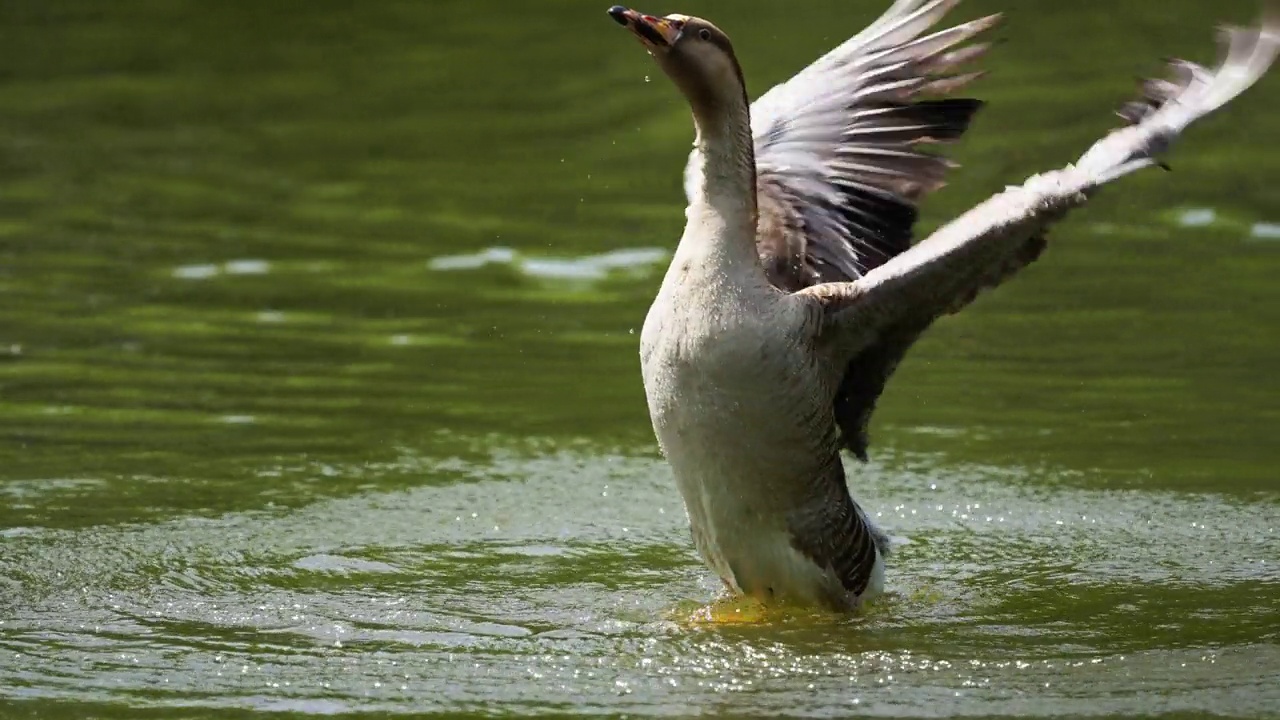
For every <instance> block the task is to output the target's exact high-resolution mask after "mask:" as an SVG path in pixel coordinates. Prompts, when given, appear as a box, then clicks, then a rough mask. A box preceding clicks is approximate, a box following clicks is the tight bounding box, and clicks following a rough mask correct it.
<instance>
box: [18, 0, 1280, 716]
mask: <svg viewBox="0 0 1280 720" xmlns="http://www.w3.org/2000/svg"><path fill="white" fill-rule="evenodd" d="M646 9H648V10H651V11H661V12H666V11H673V10H678V11H681V12H687V13H694V14H701V15H705V16H707V17H709V18H712V19H713V20H715V21H716V22H717V23H718V24H719V25H721V26H722V27H723V28H725V29H726V30H727V31H728V32H729V33H730V34H731V35H732V36H733V37H734V39H735V42H736V44H737V46H738V54H739V56H740V59H741V61H742V63H743V65H744V69H745V72H746V75H747V77H748V79H749V82H750V83H751V90H752V94H753V95H758V94H759V93H760V92H762V91H763V90H764V89H765V88H766V87H768V86H769V85H771V84H772V83H774V82H777V81H780V80H782V79H785V78H786V77H787V76H789V75H790V74H791V73H793V72H794V71H796V70H797V69H799V68H800V67H802V66H803V64H804V63H806V62H808V61H809V60H811V59H812V58H814V57H816V56H817V55H818V54H819V53H820V52H821V51H823V50H825V49H826V48H828V47H830V46H831V45H833V44H834V43H836V42H838V41H840V40H842V39H843V38H844V37H847V36H848V35H850V34H852V33H853V32H855V31H856V30H857V29H859V28H861V27H862V26H863V25H864V24H865V23H866V22H867V21H869V20H870V19H872V18H873V16H874V15H875V14H876V13H877V12H879V10H880V9H881V6H880V4H854V3H849V2H839V1H837V0H826V1H821V2H816V1H815V2H811V3H805V4H803V5H797V6H795V7H790V6H784V5H782V4H776V3H763V2H755V1H748V0H734V2H732V3H730V2H728V1H727V0H722V1H719V2H712V1H710V0H689V2H688V3H687V4H686V5H685V6H681V7H679V8H675V7H672V8H659V7H653V8H646ZM1002 9H1004V10H1009V14H1008V18H1007V22H1006V24H1005V26H1004V27H1003V28H1002V29H1001V30H999V31H998V33H997V34H998V35H1000V36H1001V37H1003V38H1005V39H1006V40H1007V42H1005V43H1004V44H1002V45H1001V46H1000V47H999V48H998V49H997V51H995V52H994V53H993V54H992V56H991V57H990V59H989V60H988V61H987V63H986V64H987V67H989V68H991V69H992V70H993V72H992V74H991V75H990V76H989V77H987V78H985V79H984V80H982V81H981V83H980V84H979V85H978V86H977V92H979V93H980V94H981V95H982V96H983V97H984V98H987V99H989V100H990V101H991V104H990V106H989V107H988V108H986V109H984V111H983V112H982V114H981V115H980V116H979V119H978V121H977V122H976V123H975V125H974V128H973V130H972V132H971V134H970V135H969V136H968V137H967V138H966V140H965V142H964V143H963V144H962V145H961V146H959V147H958V148H957V149H956V151H955V153H954V155H955V157H956V158H957V159H958V160H959V161H960V162H962V163H963V167H962V168H961V169H960V170H958V171H956V173H955V175H954V176H953V183H952V185H951V186H949V187H948V188H947V189H945V190H944V191H943V192H941V193H940V194H938V195H937V196H936V197H934V198H933V199H931V200H930V202H929V203H928V205H927V206H926V207H925V209H924V217H923V218H922V222H921V228H922V230H925V231H927V230H928V229H931V228H933V227H936V226H937V225H938V224H939V223H941V222H943V221H945V220H946V219H947V218H949V217H951V216H953V215H955V214H956V213H957V212H959V211H961V210H963V209H964V208H966V207H967V206H969V205H971V204H972V203H974V202H977V201H979V200H981V199H982V198H983V197H985V196H986V195H988V194H990V193H991V192H994V191H996V190H998V189H1000V188H1001V187H1003V185H1004V184H1007V183H1012V182H1017V181H1019V180H1020V179H1021V178H1023V177H1025V176H1027V175H1028V174H1030V173H1032V172H1035V171H1038V170H1043V169H1046V168H1051V167H1055V166H1058V165H1060V164H1062V163H1064V162H1067V161H1069V160H1071V159H1072V158H1074V157H1076V156H1078V154H1079V152H1080V151H1081V150H1082V149H1083V148H1084V147H1087V145H1088V143H1090V142H1091V141H1092V140H1093V139H1094V138H1096V137H1098V136H1099V135H1100V134H1101V133H1103V132H1105V131H1106V130H1107V129H1108V128H1110V127H1113V126H1114V125H1115V118H1114V117H1113V116H1112V115H1111V114H1110V113H1111V111H1112V109H1113V108H1114V107H1116V106H1117V105H1118V104H1119V103H1120V102H1121V101H1123V100H1124V99H1125V98H1127V97H1128V96H1129V95H1130V94H1131V93H1132V92H1133V77H1134V76H1136V75H1141V74H1149V73H1151V72H1154V71H1156V70H1157V69H1158V60H1159V58H1161V57H1163V56H1166V55H1170V54H1181V55H1186V56H1190V57H1192V58H1193V59H1197V60H1201V61H1207V60H1211V59H1212V58H1213V52H1214V48H1213V45H1212V26H1213V25H1214V24H1215V23H1217V22H1218V21H1220V20H1231V21H1237V22H1243V21H1248V20H1251V19H1252V13H1253V12H1254V8H1253V7H1252V6H1251V5H1249V4H1247V3H1238V4H1237V3H1230V4H1218V5H1204V4H1202V3H1193V2H1191V1H1190V0H1181V1H1180V2H1175V3H1173V6H1166V7H1164V8H1162V9H1161V10H1160V11H1159V12H1154V11H1152V9H1151V8H1150V7H1148V6H1147V5H1146V4H1144V3H1137V2H1130V3H1123V4H1118V5H1116V6H1115V7H1114V8H1110V9H1108V11H1107V12H1106V13H1101V12H1099V13H1097V14H1096V15H1095V14H1092V13H1086V12H1083V11H1082V10H1080V9H1079V8H1077V7H1075V6H1071V5H1065V4H1064V5H1061V6H1060V7H1059V6H1053V7H1050V6H1047V5H1046V6H1045V7H1039V6H1037V7H1036V9H1035V11H1034V12H1030V11H1028V10H1027V9H1025V8H1015V7H1012V6H1007V5H1006V6H1001V5H999V4H997V3H994V2H986V1H975V0H971V2H970V3H966V6H965V7H962V8H961V9H960V11H958V14H957V16H956V17H957V19H960V18H965V17H973V16H976V15H978V14H980V13H985V12H992V11H996V10H1002ZM603 10H604V6H599V7H597V6H596V5H594V4H591V3H584V2H577V1H574V2H567V1H565V2H551V3H542V4H540V5H539V6H538V7H537V8H534V7H532V6H531V7H529V8H524V7H521V8H520V9H518V10H517V9H513V7H512V6H511V4H510V3H498V2H491V1H490V0H473V1H472V2H467V3H461V2H457V3H429V4H428V3H383V4H373V5H368V4H366V5H351V4H348V3H342V2H337V1H336V0H316V1H314V2H310V3H308V4H307V5H306V7H305V8H302V7H294V6H289V5H270V4H268V5H259V6H255V7H253V8H250V7H248V6H247V5H244V4H224V5H216V4H215V5H210V4H207V3H205V4H198V3H194V2H146V1H143V0H124V1H121V2H115V3H112V4H110V5H102V4H96V3H90V2H75V1H72V0H61V1H59V2H43V1H36V0H29V1H28V0H13V1H11V2H8V3H5V4H3V6H0V27H2V28H4V30H3V31H0V33H2V37H3V42H0V299H2V300H3V302H0V400H2V402H0V498H3V502H0V709H3V710H4V714H6V715H16V716H24V715H25V716H39V717H66V718H81V717H86V716H105V717H132V716H137V715H139V714H143V715H147V716H188V715H199V716H211V717H221V716H226V717H231V716H240V715H241V714H243V713H249V714H256V713H282V712H294V713H298V714H343V715H350V716H359V715H364V714H376V713H384V714H406V715H407V714H415V713H441V714H443V713H450V714H459V715H481V714H484V715H492V714H520V715H523V714H553V713H554V714H585V713H601V714H612V715H618V714H629V715H643V716H657V715H691V714H711V715H803V716H823V717H845V716H849V715H852V714H870V715H879V716H888V715H893V716H911V717H922V716H937V715H940V714H961V715H986V716H991V715H996V716H1000V715H1017V716H1057V715H1074V716H1082V715H1084V716H1132V715H1160V714H1173V715H1176V714H1188V715H1195V714H1198V713H1208V712H1211V713H1217V714H1221V715H1227V716H1236V717H1268V716H1272V715H1273V714H1274V712H1275V710H1274V708H1276V707H1280V689H1277V688H1280V492H1278V485H1277V480H1276V467H1277V466H1278V465H1280V453H1278V452H1277V450H1276V444H1275V442H1274V438H1273V435H1274V429H1275V428H1276V427H1277V420H1278V419H1280V407H1278V405H1277V402H1276V398H1277V397H1280V395H1278V391H1280V380H1278V379H1277V374H1276V373H1275V368H1276V366H1277V365H1276V363H1277V359H1278V358H1280V342H1278V341H1277V340H1276V339H1275V337H1274V333H1272V332H1271V331H1272V329H1274V328H1275V327H1277V323H1278V322H1280V297H1278V296H1277V292H1276V284H1275V282H1274V278H1275V277H1276V275H1277V273H1278V272H1280V254H1278V249H1280V245H1277V239H1276V232H1275V228H1276V227H1277V224H1280V216H1278V215H1277V210H1276V208H1277V207H1280V202H1278V201H1280V198H1278V197H1277V195H1276V191H1275V187H1276V184H1275V182H1274V178H1275V177H1276V176H1277V175H1278V174H1280V155H1278V154H1277V153H1276V151H1275V150H1274V148H1275V147H1276V143H1275V142H1274V141H1272V140H1268V138H1273V137H1274V136H1275V134H1276V129H1275V125H1274V122H1273V121H1272V120H1271V118H1272V117H1274V115H1275V113H1276V112H1277V111H1278V110H1280V90H1278V89H1277V86H1276V83H1275V82H1273V81H1274V78H1268V79H1267V80H1264V82H1263V83H1262V84H1260V85H1259V86H1258V87H1256V88H1255V89H1253V90H1252V91H1250V92H1249V93H1248V94H1247V95H1245V96H1244V97H1243V98H1241V99H1240V100H1239V101H1238V102H1236V103H1234V104H1233V105H1232V106H1230V107H1229V108H1228V109H1227V110H1226V111H1224V112H1223V113H1221V114H1220V115H1218V116H1215V117H1213V118H1211V119H1210V120H1209V121H1207V122H1205V123H1204V124H1203V125H1201V126H1198V127H1196V128H1194V129H1193V130H1192V132H1191V133H1189V134H1188V136H1187V137H1186V138H1185V140H1184V141H1183V142H1181V143H1180V144H1179V146H1178V147H1177V148H1176V150H1175V152H1174V154H1173V155H1172V156H1171V157H1170V158H1169V160H1170V163H1171V165H1172V166H1173V167H1174V172H1173V173H1172V174H1165V173H1158V172H1152V173H1147V174H1144V175H1141V176H1138V177H1135V178H1132V179H1131V180H1130V181H1128V182H1126V183H1124V184H1123V185H1122V186H1118V187H1116V188H1114V189H1113V190H1109V191H1108V192H1106V193H1103V194H1102V195H1100V196H1099V197H1098V198H1097V200H1096V201H1095V202H1094V203H1093V204H1092V205H1091V206H1090V207H1089V208H1088V209H1087V210H1086V211H1085V212H1082V213H1079V214H1078V215H1076V216H1074V217H1072V218H1071V219H1069V220H1068V221H1067V222H1065V223H1064V224H1062V225H1061V226H1060V227H1058V228H1057V229H1056V230H1055V232H1054V235H1053V244H1052V246H1051V249H1050V250H1049V252H1048V253H1047V254H1046V255H1045V257H1044V258H1042V260H1041V261H1040V262H1038V263H1037V264H1035V265H1034V266H1032V267H1031V268H1029V269H1028V270H1027V271H1026V272H1024V273H1023V274H1022V275H1021V276H1020V277H1019V278H1018V279H1017V280H1016V281H1014V282H1013V283H1011V284H1009V285H1008V286H1007V287H1004V288H1001V289H1000V290H998V291H997V292H994V293H991V294H989V295H987V296H984V297H983V298H982V299H980V300H979V301H978V302H977V303H975V304H974V305H973V306H972V307H970V308H968V309H967V310H966V311H965V312H964V313H962V314H960V315H958V316H955V317H950V318H947V319H945V320H943V321H941V322H939V323H938V324H937V326H936V327H935V328H934V329H933V330H932V331H931V332H930V333H929V334H928V336H927V337H926V338H925V339H924V340H922V342H921V343H920V344H919V345H918V346H917V347H916V348H915V349H914V350H913V352H912V354H911V355H910V356H909V358H908V359H907V361H906V362H905V363H904V364H903V366H902V368H901V369H900V370H899V372H898V374H897V376H896V377H895V378H894V380H893V382H892V383H891V385H890V388H889V390H888V392H887V393H886V395H885V397H884V399H883V400H882V402H881V409H880V411H879V412H878V414H877V416H876V420H875V423H874V424H873V428H872V432H873V447H872V450H873V462H872V463H871V464H870V465H868V466H856V467H855V465H856V464H855V463H851V464H850V472H851V478H852V479H851V486H852V488H853V490H854V492H855V494H856V495H857V497H858V498H859V500H860V502H861V503H862V504H863V506H864V507H866V508H868V510H869V511H870V512H871V513H872V514H873V515H875V516H876V517H877V519H878V521H879V522H880V523H881V524H882V525H883V526H884V527H885V528H886V529H887V530H888V531H889V532H890V533H891V534H892V535H893V536H894V538H895V543H896V548H895V549H896V552H895V555H894V558H893V561H892V563H891V565H890V569H889V577H888V584H889V588H890V591H891V592H890V595H889V596H888V597H887V598H885V599H884V600H883V601H882V602H880V603H878V604H877V605H876V606H875V607H873V608H871V609H870V611H869V612H868V613H867V614H866V615H864V616H862V617H857V618H851V619H843V620H839V619H833V618H830V617H825V616H821V615H813V616H810V615H788V616H786V617H781V618H773V619H771V620H769V621H768V622H763V623H744V624H734V625H725V626H707V625H705V624H696V623H690V622H688V619H689V617H690V616H691V615H692V614H693V611H694V610H696V609H697V608H699V607H701V606H703V605H705V604H706V603H708V602H710V601H711V600H713V599H714V598H715V597H716V594H717V592H718V582H717V581H714V580H713V579H712V578H711V577H710V576H709V573H708V572H707V571H706V570H705V569H704V568H703V567H702V566H701V565H700V564H699V563H698V561H697V560H696V558H695V557H694V556H693V553H692V548H691V544H690V541H689V538H688V532H687V526H686V523H685V518H684V514H683V510H682V508H681V506H680V504H679V500H678V497H677V495H676V492H675V489H674V486H673V484H672V482H671V478H670V473H669V471H668V470H667V468H666V467H665V465H664V464H663V463H662V462H661V460H660V459H659V458H658V457H657V454H656V450H655V448H654V445H653V440H652V435H651V432H650V429H649V426H648V420H647V416H646V412H645V408H644V400H643V391H642V388H641V386H640V381H639V374H638V361H637V357H636V345H637V335H636V333H637V332H638V328H639V326H640V323H641V322H642V319H643V316H644V312H645V308H646V307H647V303H648V301H649V299H650V298H651V297H652V294H653V292H654V291H655V289H656V286H657V283H658V281H659V279H660V277H661V272H662V269H663V267H664V265H665V262H666V259H667V257H668V254H669V252H670V250H671V247H672V244H673V242H674V239H675V238H676V237H678V235H679V232H680V229H681V224H682V222H683V213H682V210H683V204H682V202H683V200H682V196H681V188H680V172H681V170H682V167H683V163H684V159H685V156H686V154H687V151H688V143H689V140H690V135H691V130H690V127H689V121H688V114H687V111H686V110H685V109H684V107H683V106H682V104H681V102H680V101H679V100H678V98H677V97H676V94H675V92H674V90H673V89H672V88H671V87H670V86H669V84H668V83H667V82H666V81H665V80H664V79H663V78H661V77H659V76H658V74H657V72H656V69H655V68H654V67H653V66H652V65H651V64H650V62H649V61H648V59H647V58H646V57H645V56H644V53H643V51H642V50H640V48H639V47H638V46H636V44H635V42H634V41H633V40H631V39H630V38H628V37H626V35H625V33H623V32H622V31H621V30H620V29H619V28H617V27H616V26H614V25H613V24H612V23H611V22H610V21H609V19H608V18H607V16H605V15H604V12H603Z"/></svg>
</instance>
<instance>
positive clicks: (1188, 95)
mask: <svg viewBox="0 0 1280 720" xmlns="http://www.w3.org/2000/svg"><path fill="white" fill-rule="evenodd" d="M1222 41H1223V44H1224V50H1225V52H1224V53H1223V57H1222V59H1221V61H1220V62H1219V64H1218V65H1217V66H1216V67H1215V68H1213V69H1212V70H1210V69H1206V68H1203V67H1201V66H1199V65H1196V64H1194V63H1191V62H1188V61H1185V60H1173V61H1171V63H1170V67H1171V71H1172V72H1171V74H1172V78H1171V79H1167V80H1165V79H1160V80H1148V81H1145V82H1143V83H1142V86H1141V95H1140V97H1139V99H1138V100H1136V101H1133V102H1130V103H1127V104H1125V105H1124V106H1123V107H1122V108H1121V110H1120V112H1119V114H1120V115H1121V116H1122V117H1123V118H1124V119H1125V120H1126V121H1127V123H1128V124H1127V125H1126V126H1125V127H1122V128H1119V129H1117V130H1114V131H1112V132H1111V133H1109V134H1108V135H1107V136H1105V137H1104V138H1102V139H1101V140H1099V141H1098V142H1097V143H1095V144H1094V145H1093V146H1092V147H1090V148H1089V149H1088V150H1087V151H1086V152H1085V153H1084V154H1083V155H1082V156H1081V158H1080V159H1079V160H1078V161H1077V162H1076V163H1075V164H1074V165H1068V166H1067V167H1065V168H1063V169H1061V170H1055V171H1052V172H1047V173H1043V174H1040V175H1035V176H1032V177H1031V178H1030V179H1028V180H1027V181H1026V182H1025V183H1023V184H1022V185H1020V186H1016V187H1011V188H1008V189H1006V190H1005V191H1003V192H1001V193H999V194H997V195H995V196H994V197H992V198H990V199H989V200H986V201H985V202H983V203H981V204H979V205H978V206H977V207H975V208H973V209H972V210H969V211H968V212H966V213H965V214H963V215H962V216H960V217H959V218H957V219H956V220H955V221H953V222H951V223H949V224H947V225H946V226H944V227H942V228H941V229H939V230H938V231H937V232H935V233H934V234H933V235H931V236H929V237H928V238H926V239H925V240H923V241H921V242H920V243H918V244H917V245H915V246H914V247H912V248H911V249H910V250H908V251H906V252H904V253H902V254H900V255H898V256H897V257H895V258H894V259H892V260H891V261H889V262H887V263H885V264H884V265H882V266H880V267H878V268H876V269H874V270H872V271H871V272H869V273H868V274H867V275H866V276H865V277H863V278H861V279H859V280H856V281H854V282H847V283H827V284H823V285H817V286H814V287H810V288H807V289H805V290H803V291H801V292H800V293H798V294H797V297H801V298H804V299H805V300H807V301H814V302H817V303H818V304H819V305H820V306H822V307H823V309H824V311H825V313H826V318H827V323H826V325H825V327H826V328H827V329H828V330H830V331H831V332H832V333H833V336H834V338H835V340H836V345H837V346H838V347H839V348H840V350H841V352H843V353H844V354H845V356H847V357H857V356H858V353H859V352H860V351H861V349H863V348H866V347H867V346H869V345H873V344H874V343H876V342H879V341H880V340H879V338H881V337H884V336H886V335H893V334H894V333H901V332H902V331H903V330H904V329H906V330H907V331H909V332H911V333H916V334H918V333H919V332H920V331H921V330H923V328H925V327H927V326H928V324H929V323H931V322H932V321H933V319H935V318H936V317H938V316H939V315H942V314H945V313H948V312H955V311H956V310H959V309H960V308H962V307H964V306H965V305H966V304H968V303H969V302H970V301H972V300H973V298H974V297H975V296H976V295H977V294H979V293H980V292H982V291H983V290H984V289H987V288H990V287H994V286H996V285H999V284H1000V283H1002V282H1004V281H1005V280H1007V279H1008V278H1009V277H1011V276H1012V275H1014V274H1016V273H1017V272H1018V271H1019V270H1020V269H1022V268H1023V267H1025V266H1026V265H1027V264H1029V263H1030V262H1032V261H1034V260H1035V259H1036V257H1038V256H1039V255H1040V253H1041V251H1042V250H1043V249H1044V247H1045V245H1046V243H1047V233H1048V231H1049V229H1050V228H1051V227H1052V225H1053V224H1054V223H1055V222H1057V221H1058V220H1059V219H1061V218H1062V217H1063V216H1065V215H1066V214H1067V213H1068V212H1070V211H1071V210H1072V209H1074V208H1076V207H1079V206H1082V205H1084V204H1085V203H1086V202H1087V201H1088V199H1089V198H1090V197H1091V196H1092V195H1093V194H1094V193H1095V192H1097V190H1098V189H1099V188H1101V187H1102V186H1103V185H1105V184H1107V183H1109V182H1112V181H1114V180H1116V179H1118V178H1121V177H1123V176H1125V175H1128V174H1130V173H1132V172H1135V171H1137V170H1140V169H1143V168H1146V167H1151V166H1153V165H1160V164H1161V163H1160V161H1159V157H1160V156H1161V155H1163V154H1164V153H1165V152H1166V151H1167V150H1168V148H1169V147H1170V145H1171V144H1172V143H1173V142H1174V141H1175V140H1176V139H1177V138H1178V137H1179V136H1180V135H1181V133H1182V132H1183V131H1184V130H1185V129H1186V128H1187V127H1188V126H1189V125H1191V124H1192V123H1193V122H1195V121H1197V120H1199V119H1200V118H1202V117H1205V116H1206V115H1208V114H1210V113H1212V112H1213V111H1215V110H1217V109H1219V108H1221V107H1222V106H1223V105H1225V104H1226V103H1228V102H1230V101H1231V100H1232V99H1234V98H1235V97H1237V96H1238V95H1240V93H1242V92H1244V91H1245V90H1247V89H1248V88H1249V87H1251V86H1252V85H1253V84H1254V83H1255V82H1257V81H1258V79H1259V78H1261V77H1262V76H1263V75H1264V74H1265V73H1266V72H1267V70H1268V69H1269V68H1270V67H1271V65H1272V63H1273V62H1274V61H1275V59H1276V57H1277V55H1278V54H1280V12H1277V6H1275V5H1269V6H1268V7H1267V12H1266V13H1264V16H1263V19H1262V21H1261V23H1260V24H1259V25H1258V27H1256V28H1247V29H1246V28H1226V29H1225V30H1224V33H1223V35H1222Z"/></svg>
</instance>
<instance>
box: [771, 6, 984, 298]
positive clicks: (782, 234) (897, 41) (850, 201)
mask: <svg viewBox="0 0 1280 720" xmlns="http://www.w3.org/2000/svg"><path fill="white" fill-rule="evenodd" d="M959 2H960V0H898V2H896V3H894V4H893V6H891V7H890V8H889V10H887V11H886V12H885V14H884V15H882V16H881V17H880V18H879V19H878V20H877V21H876V22H874V23H873V24H872V25H871V26H870V27H868V28H867V29H866V30H864V31H863V32H861V33H859V34H858V35H857V36H855V37H853V38H852V39H850V40H848V41H846V42H845V43H843V44H842V45H840V46H839V47H837V48H835V49H834V50H832V51H831V52H829V53H827V54H826V55H825V56H823V57H821V58H819V59H818V60H817V61H815V62H814V63H813V64H811V65H810V66H809V67H807V68H805V69H804V70H802V71H801V72H800V73H799V74H797V75H796V76H794V77H792V78H791V79H790V80H788V81H786V82H785V83H782V84H780V85H778V86H775V87H774V88H772V89H771V90H769V91H768V92H767V93H765V94H764V95H763V96H761V97H760V98H759V99H758V100H756V101H755V102H754V103H753V104H752V106H751V129H752V135H753V137H754V141H755V155H756V174H757V190H758V192H757V196H758V200H759V205H760V214H761V223H760V228H759V238H758V245H759V250H760V255H761V258H762V260H763V261H764V264H765V268H766V271H767V272H768V273H769V274H770V277H771V279H772V280H773V282H774V284H775V285H778V286H779V287H783V288H784V289H788V290H796V289H799V288H800V287H804V286H807V285H811V284H813V283H815V282H822V281H832V280H852V279H854V278H857V277H861V276H862V275H864V274H866V272H867V271H868V270H870V269H872V268H874V267H876V266H878V265H881V264H883V263H884V262H885V261H886V260H888V259H889V258H891V257H893V256H894V255H897V254H898V253H900V252H902V251H904V250H906V249H907V248H908V247H910V246H911V231H912V226H913V224H914V223H915V221H916V215H917V210H916V204H917V202H919V201H920V200H921V198H923V197H924V196H925V195H926V194H928V193H930V192H932V191H934V190H936V189H938V188H940V187H941V186H942V185H943V183H944V176H945V174H946V172H947V170H948V169H950V168H951V167H953V166H954V163H952V162H950V161H949V160H947V159H946V158H944V157H942V156H940V155H937V154H934V153H931V152H928V151H927V149H928V148H929V147H930V146H934V145H937V144H939V143H947V142H950V141H954V140H956V139H958V138H959V137H960V136H961V135H963V133H964V132H965V130H966V129H968V127H969V121H970V119H971V118H972V117H973V115H974V113H976V112H977V110H978V109H979V108H980V107H981V105H982V103H981V102H980V101H978V100H975V99H970V98H950V97H945V96H947V95H948V94H950V93H952V92H954V91H956V90H959V89H961V88H963V87H964V86H965V85H966V84H968V83H969V82H970V81H971V80H973V79H974V78H976V77H978V75H979V73H968V74H957V73H956V70H957V68H958V67H959V66H961V65H963V64H965V63H968V62H970V61H972V60H974V59H976V58H977V57H979V56H981V55H982V54H983V53H984V52H985V51H986V49H987V47H988V46H987V45H985V44H970V45H966V44H965V43H966V42H967V41H968V40H970V39H971V38H973V37H974V36H975V35H978V34H979V33H981V32H982V31H984V30H986V29H988V28H990V27H992V26H993V25H995V24H996V23H997V22H998V21H999V16H998V15H991V16H988V17H985V18H981V19H979V20H974V21H972V22H969V23H965V24H963V25H958V26H955V27H951V28H948V29H945V30H942V31H939V32H936V33H933V34H931V35H927V36H924V37H920V36H921V34H922V33H924V32H925V31H927V30H928V29H929V28H930V27H932V26H933V25H934V24H936V23H937V22H938V21H939V20H941V19H942V17H943V16H944V15H945V14H946V13H947V12H948V11H949V10H951V9H952V8H954V7H955V6H956V5H957V4H959Z"/></svg>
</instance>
